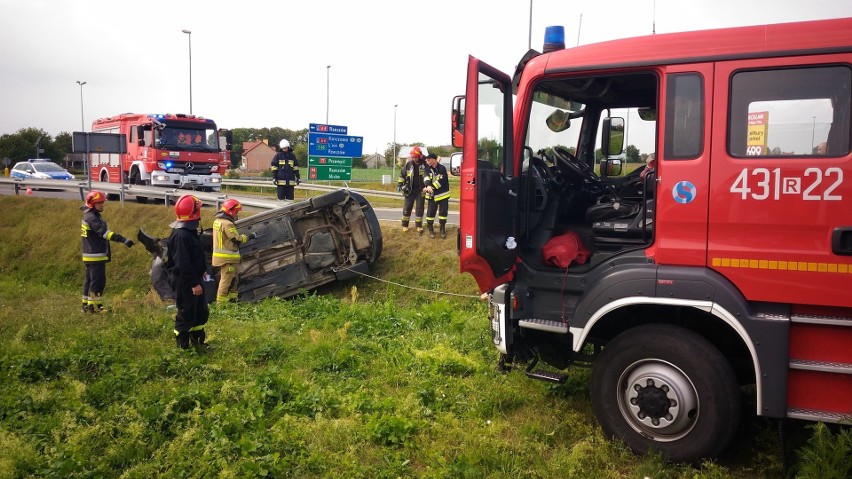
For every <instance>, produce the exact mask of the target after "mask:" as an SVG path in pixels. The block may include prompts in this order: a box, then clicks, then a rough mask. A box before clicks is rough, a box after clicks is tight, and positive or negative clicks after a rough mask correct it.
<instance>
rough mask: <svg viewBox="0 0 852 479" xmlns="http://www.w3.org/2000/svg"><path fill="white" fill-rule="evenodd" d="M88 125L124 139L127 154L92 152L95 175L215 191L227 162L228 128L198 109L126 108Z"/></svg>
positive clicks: (106, 179) (103, 178)
mask: <svg viewBox="0 0 852 479" xmlns="http://www.w3.org/2000/svg"><path fill="white" fill-rule="evenodd" d="M92 131H96V132H101V133H117V134H123V135H125V136H126V139H127V153H126V154H123V155H120V154H106V153H92V154H91V155H90V159H89V162H90V163H89V164H90V168H89V172H90V174H91V178H92V180H94V181H104V182H111V183H127V184H130V185H152V186H167V187H171V188H187V189H194V190H202V191H219V190H220V188H221V185H222V174H223V173H224V172H225V170H226V169H227V168H228V166H229V164H230V151H229V150H230V149H231V140H230V138H231V135H230V132H229V131H227V130H218V129H217V128H216V123H215V122H214V121H213V120H211V119H209V118H203V117H200V116H197V115H185V114H181V113H179V114H136V113H124V114H121V115H116V116H111V117H108V118H100V119H98V120H95V121H94V122H93V123H92Z"/></svg>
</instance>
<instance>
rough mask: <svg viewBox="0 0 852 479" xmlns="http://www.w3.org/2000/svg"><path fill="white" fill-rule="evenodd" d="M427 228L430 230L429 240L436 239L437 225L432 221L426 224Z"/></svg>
mask: <svg viewBox="0 0 852 479" xmlns="http://www.w3.org/2000/svg"><path fill="white" fill-rule="evenodd" d="M426 228H428V229H429V238H431V239H435V224H434V223H432V222H431V221H430V222H428V223H426Z"/></svg>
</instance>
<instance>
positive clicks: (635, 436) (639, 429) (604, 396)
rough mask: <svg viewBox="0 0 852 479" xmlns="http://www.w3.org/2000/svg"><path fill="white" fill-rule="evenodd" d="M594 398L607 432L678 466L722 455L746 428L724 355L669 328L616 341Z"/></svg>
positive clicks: (599, 364)
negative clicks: (741, 426) (740, 427)
mask: <svg viewBox="0 0 852 479" xmlns="http://www.w3.org/2000/svg"><path fill="white" fill-rule="evenodd" d="M591 396H592V406H593V408H594V410H595V415H596V416H597V417H598V420H599V421H600V423H601V427H602V428H603V430H604V432H605V433H606V434H608V435H610V436H612V437H615V438H617V439H621V440H623V441H624V442H625V444H627V446H628V447H630V448H631V449H632V450H633V451H635V452H637V453H640V454H644V453H648V452H651V451H659V452H660V453H661V454H662V455H663V456H665V457H666V458H668V459H669V460H671V461H677V462H680V461H685V462H693V461H697V460H699V459H702V458H708V457H713V456H716V455H717V454H718V453H719V452H721V451H722V449H724V448H725V446H727V445H728V443H729V442H730V441H731V439H732V438H733V436H734V434H735V433H736V430H737V426H738V424H739V415H740V402H739V401H740V395H739V390H738V385H737V381H736V377H735V375H734V372H733V370H732V369H731V366H730V365H729V364H728V362H727V360H726V359H725V357H724V356H723V355H722V353H721V352H719V350H718V349H717V348H716V347H715V346H713V345H712V344H711V343H710V342H709V341H707V340H706V339H704V338H702V337H701V336H699V335H698V334H696V333H694V332H692V331H690V330H688V329H685V328H681V327H677V326H672V325H667V324H652V325H645V326H639V327H636V328H633V329H630V330H628V331H625V332H624V333H622V334H620V335H619V336H617V337H616V338H615V339H613V340H612V341H610V342H609V343H608V344H607V345H606V347H605V348H604V350H603V351H602V352H601V354H600V356H599V357H598V359H597V361H596V362H595V365H594V369H593V370H592V385H591Z"/></svg>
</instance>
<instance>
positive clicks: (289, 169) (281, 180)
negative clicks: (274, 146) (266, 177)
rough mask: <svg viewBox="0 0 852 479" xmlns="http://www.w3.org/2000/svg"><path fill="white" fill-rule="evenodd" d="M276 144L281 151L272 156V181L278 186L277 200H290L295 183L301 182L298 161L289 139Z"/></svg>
mask: <svg viewBox="0 0 852 479" xmlns="http://www.w3.org/2000/svg"><path fill="white" fill-rule="evenodd" d="M278 146H279V147H280V149H281V151H279V152H278V153H276V154H275V156H274V157H273V158H272V181H273V182H274V183H275V186H277V187H278V199H279V200H292V199H293V193H294V191H295V189H296V185H298V184H299V183H300V182H301V177H300V176H299V162H298V161H297V160H296V155H294V154H293V149H292V148H290V142H289V141H287V140H281V142H280V143H279V144H278Z"/></svg>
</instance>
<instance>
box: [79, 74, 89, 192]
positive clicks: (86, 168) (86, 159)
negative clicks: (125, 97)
mask: <svg viewBox="0 0 852 479" xmlns="http://www.w3.org/2000/svg"><path fill="white" fill-rule="evenodd" d="M77 84H78V85H80V131H81V132H85V131H86V120H85V119H84V118H83V85H85V84H86V82H84V81H80V80H77ZM88 141H89V140H88V139H86V142H87V143H88ZM83 171H84V172H85V174H86V178H87V181H88V183H89V190H91V189H92V175H90V174H89V155H88V154H85V156H84V157H83Z"/></svg>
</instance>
